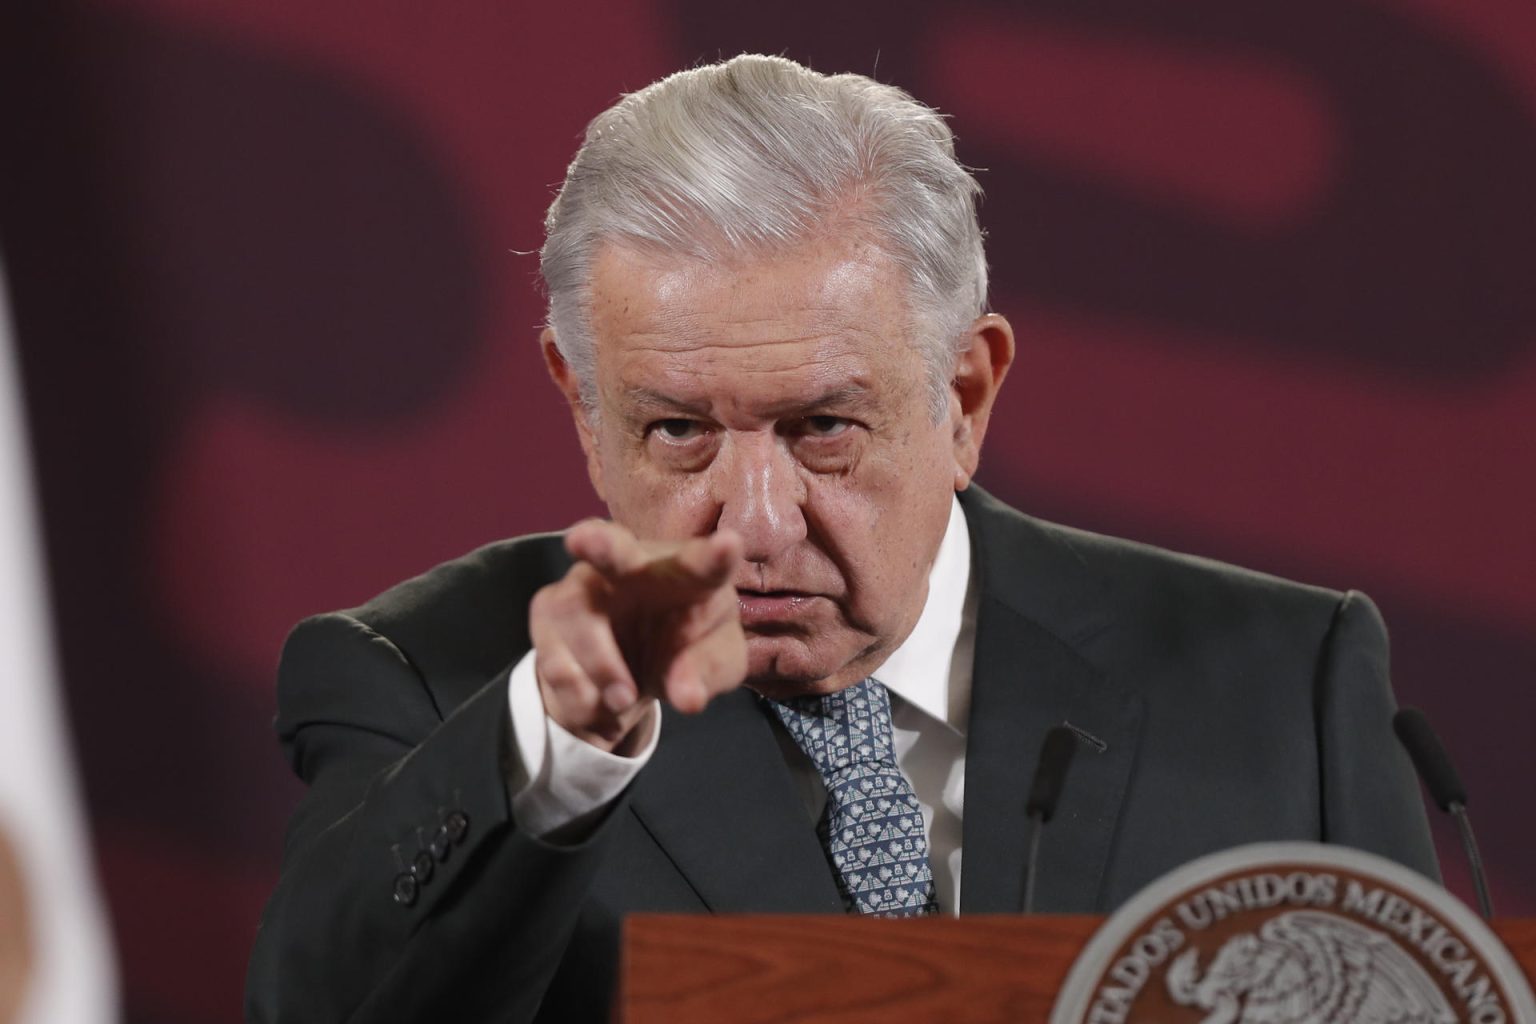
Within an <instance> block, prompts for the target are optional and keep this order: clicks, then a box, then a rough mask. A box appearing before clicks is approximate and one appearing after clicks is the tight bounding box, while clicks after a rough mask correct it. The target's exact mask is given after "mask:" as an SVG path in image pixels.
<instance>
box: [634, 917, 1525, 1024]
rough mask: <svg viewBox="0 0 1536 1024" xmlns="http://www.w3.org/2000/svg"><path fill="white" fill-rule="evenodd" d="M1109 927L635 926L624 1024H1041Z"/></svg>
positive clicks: (810, 921)
mask: <svg viewBox="0 0 1536 1024" xmlns="http://www.w3.org/2000/svg"><path fill="white" fill-rule="evenodd" d="M1103 921H1104V919H1103V918H1102V917H1096V916H1087V915H1046V914H1042V915H1034V916H1030V917H1018V916H1006V915H1004V916H996V917H988V916H977V917H966V918H963V919H958V920H957V919H955V918H928V919H923V920H911V921H884V920H871V919H869V918H858V917H847V918H840V917H798V916H788V915H785V916H755V915H747V916H734V917H733V916H721V917H701V916H695V915H660V914H655V915H652V914H643V915H636V916H634V917H631V918H629V919H628V921H627V922H626V924H625V945H624V960H623V976H622V979H621V992H620V1001H621V1002H620V1014H619V1019H620V1020H621V1021H623V1024H693V1022H704V1021H709V1022H711V1024H713V1022H723V1021H730V1022H740V1024H768V1022H774V1024H790V1022H793V1024H832V1022H837V1024H844V1022H869V1024H875V1022H879V1024H906V1022H914V1024H915V1022H918V1021H923V1022H929V1021H945V1022H954V1024H983V1022H998V1024H1001V1022H1004V1021H1006V1022H1008V1024H1033V1022H1042V1024H1043V1022H1044V1021H1045V1020H1046V1019H1047V1018H1048V1017H1049V1016H1050V1011H1051V1004H1052V1003H1053V1002H1054V1001H1055V998H1056V993H1057V991H1058V989H1060V987H1061V984H1062V982H1063V981H1065V980H1066V976H1067V972H1068V970H1070V969H1071V966H1072V963H1073V961H1074V960H1075V959H1076V957H1077V954H1078V952H1079V951H1080V950H1081V949H1082V948H1083V946H1084V945H1085V944H1086V943H1087V942H1088V939H1089V938H1090V937H1091V936H1092V935H1093V933H1094V931H1095V930H1096V929H1097V928H1098V927H1099V925H1100V924H1102V923H1103ZM1494 930H1495V931H1496V932H1497V933H1498V934H1499V935H1500V937H1501V938H1503V939H1504V942H1505V944H1506V945H1507V946H1509V948H1510V950H1511V951H1512V952H1513V953H1514V954H1515V957H1516V959H1517V960H1519V961H1520V963H1521V964H1522V966H1523V967H1524V968H1525V972H1526V976H1527V977H1533V976H1536V920H1532V919H1522V920H1506V921H1496V922H1495V923H1494Z"/></svg>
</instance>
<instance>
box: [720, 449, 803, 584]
mask: <svg viewBox="0 0 1536 1024" xmlns="http://www.w3.org/2000/svg"><path fill="white" fill-rule="evenodd" d="M727 448H728V452H727V457H726V458H725V459H722V460H718V461H717V462H716V465H715V469H716V471H717V473H718V474H719V476H718V477H717V479H716V481H715V493H716V500H718V501H719V502H720V521H719V524H718V525H719V526H720V527H722V528H729V529H732V530H735V531H736V532H737V533H739V534H741V538H742V540H743V541H744V542H745V545H744V551H743V554H744V557H745V558H746V560H747V561H749V562H767V561H769V560H770V559H772V558H773V557H774V556H775V555H777V554H779V553H781V552H783V551H785V550H787V549H789V548H791V547H793V546H794V545H796V544H798V543H799V542H800V541H802V540H804V539H805V534H806V526H805V511H804V507H803V506H804V503H805V493H806V492H805V482H804V481H803V480H802V479H801V478H800V474H799V472H798V471H797V467H796V465H795V460H794V457H793V456H792V455H791V454H790V453H789V452H788V451H787V450H786V449H785V447H784V445H783V443H782V441H781V439H780V438H779V437H777V436H776V435H775V434H773V433H772V432H763V433H751V434H745V433H744V434H741V435H737V436H735V437H732V438H731V439H730V442H729V443H728V445H727Z"/></svg>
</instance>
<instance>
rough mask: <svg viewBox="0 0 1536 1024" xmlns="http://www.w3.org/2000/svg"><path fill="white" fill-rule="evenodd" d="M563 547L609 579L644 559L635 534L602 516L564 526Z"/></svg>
mask: <svg viewBox="0 0 1536 1024" xmlns="http://www.w3.org/2000/svg"><path fill="white" fill-rule="evenodd" d="M565 550H566V551H568V552H570V554H571V557H572V558H574V559H576V560H577V561H580V562H586V563H587V564H588V565H590V566H592V568H594V569H596V570H597V571H598V572H600V573H602V574H603V575H604V576H606V577H608V578H609V579H613V578H614V577H616V576H622V575H623V574H625V573H629V572H635V571H637V570H639V569H640V568H641V567H642V566H644V565H645V562H646V560H647V555H646V553H645V550H644V549H643V548H642V547H641V546H640V542H639V541H638V540H636V539H635V535H634V534H633V533H630V532H629V531H628V530H626V529H625V528H624V527H622V526H620V525H619V524H618V523H611V522H609V521H607V520H606V519H583V520H582V521H581V522H579V523H577V524H576V525H575V526H573V527H571V528H570V529H569V530H567V531H566V533H565Z"/></svg>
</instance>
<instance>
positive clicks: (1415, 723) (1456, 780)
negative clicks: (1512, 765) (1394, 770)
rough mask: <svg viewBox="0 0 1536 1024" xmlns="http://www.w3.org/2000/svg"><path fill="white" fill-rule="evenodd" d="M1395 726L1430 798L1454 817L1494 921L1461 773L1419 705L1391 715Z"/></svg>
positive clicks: (1482, 903)
mask: <svg viewBox="0 0 1536 1024" xmlns="http://www.w3.org/2000/svg"><path fill="white" fill-rule="evenodd" d="M1392 729H1393V731H1394V732H1396V733H1397V738H1398V739H1399V740H1400V741H1401V742H1402V744H1403V746H1404V747H1405V748H1406V749H1407V751H1408V756H1409V757H1410V758H1412V759H1413V766H1414V768H1416V769H1417V770H1418V773H1419V778H1421V779H1423V780H1424V788H1425V789H1428V790H1429V795H1430V797H1431V798H1432V799H1433V800H1434V801H1435V803H1436V804H1437V805H1439V807H1440V809H1441V810H1442V811H1445V812H1446V813H1448V814H1449V815H1451V817H1453V818H1455V819H1456V827H1457V829H1458V830H1459V831H1460V832H1461V846H1462V849H1463V850H1465V851H1466V854H1467V863H1468V864H1469V865H1470V866H1471V868H1472V885H1473V886H1474V887H1475V888H1476V889H1477V904H1478V908H1479V909H1480V910H1481V911H1482V914H1483V919H1484V920H1485V921H1491V920H1493V901H1492V900H1491V899H1489V897H1488V875H1487V872H1485V871H1484V870H1483V858H1482V855H1481V854H1480V853H1478V852H1477V838H1476V837H1475V836H1474V835H1473V834H1472V821H1471V819H1469V818H1468V817H1467V787H1466V786H1464V785H1462V784H1461V776H1459V775H1457V774H1456V767H1455V766H1454V765H1453V764H1451V757H1450V755H1449V754H1447V753H1446V752H1445V747H1444V746H1443V745H1442V744H1441V743H1440V737H1438V736H1436V735H1435V730H1433V729H1431V728H1430V726H1429V719H1428V718H1425V717H1424V712H1422V711H1420V710H1419V709H1418V708H1403V709H1402V710H1401V711H1399V712H1398V713H1397V714H1395V715H1393V716H1392Z"/></svg>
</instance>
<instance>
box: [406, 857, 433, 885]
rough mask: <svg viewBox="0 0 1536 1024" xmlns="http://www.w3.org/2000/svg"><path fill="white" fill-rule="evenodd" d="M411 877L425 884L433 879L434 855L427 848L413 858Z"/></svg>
mask: <svg viewBox="0 0 1536 1024" xmlns="http://www.w3.org/2000/svg"><path fill="white" fill-rule="evenodd" d="M411 878H412V879H413V880H415V881H417V882H420V883H422V884H423V885H425V884H426V883H427V882H429V881H430V880H431V879H432V855H431V854H430V853H428V852H427V851H426V850H422V851H421V852H419V853H417V854H416V856H414V857H412V858H411Z"/></svg>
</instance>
